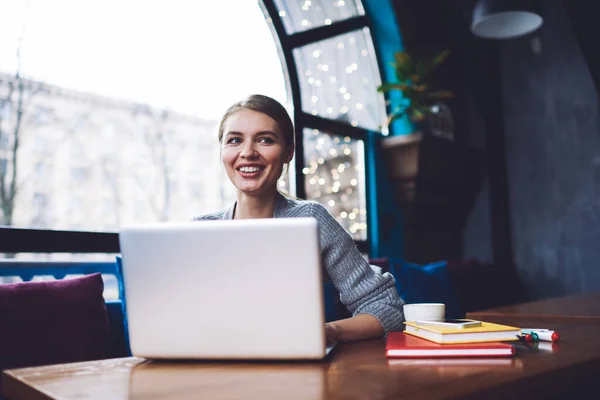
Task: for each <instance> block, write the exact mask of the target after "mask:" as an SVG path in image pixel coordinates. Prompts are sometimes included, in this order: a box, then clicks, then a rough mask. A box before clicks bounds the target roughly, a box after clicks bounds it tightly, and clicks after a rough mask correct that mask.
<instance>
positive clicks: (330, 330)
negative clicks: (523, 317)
mask: <svg viewBox="0 0 600 400" xmlns="http://www.w3.org/2000/svg"><path fill="white" fill-rule="evenodd" d="M337 334H338V332H337V326H336V325H335V324H334V323H333V322H328V323H326V324H325V338H326V340H327V341H328V342H335V341H336V340H337Z"/></svg>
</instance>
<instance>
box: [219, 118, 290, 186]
mask: <svg viewBox="0 0 600 400" xmlns="http://www.w3.org/2000/svg"><path fill="white" fill-rule="evenodd" d="M292 156H293V149H290V148H289V146H287V144H286V143H285V140H284V137H283V134H282V132H281V131H280V130H279V126H278V125H277V122H275V120H274V119H272V118H271V117H269V116H267V115H266V114H263V113H260V112H257V111H252V110H249V109H245V108H242V109H241V110H239V111H236V112H235V113H234V114H232V115H231V116H229V118H227V120H226V121H225V124H224V125H223V139H222V144H221V161H222V162H223V165H224V166H225V170H226V171H227V175H228V176H229V180H230V181H231V182H232V183H233V184H234V186H235V187H236V188H237V189H238V190H240V191H242V192H244V193H245V194H248V195H252V196H260V195H263V194H270V193H271V192H272V191H274V190H276V188H277V180H278V179H279V178H280V177H281V173H282V171H283V164H284V163H287V162H289V161H290V160H291V159H292Z"/></svg>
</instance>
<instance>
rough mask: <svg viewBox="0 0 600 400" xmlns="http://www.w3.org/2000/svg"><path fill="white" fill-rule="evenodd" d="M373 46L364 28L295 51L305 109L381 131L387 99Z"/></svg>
mask: <svg viewBox="0 0 600 400" xmlns="http://www.w3.org/2000/svg"><path fill="white" fill-rule="evenodd" d="M372 44H373V42H372V40H371V35H370V33H369V30H368V28H364V29H363V30H360V31H354V32H350V33H346V34H344V35H339V36H336V37H333V38H330V39H327V40H323V41H321V42H317V43H314V44H310V45H307V46H304V47H301V48H298V49H295V50H294V58H295V60H296V65H297V68H298V74H299V79H300V89H301V94H302V110H303V111H304V112H306V113H309V114H313V115H319V116H321V117H324V118H329V119H337V120H341V121H344V122H347V123H349V124H351V125H352V126H361V127H363V128H367V129H371V130H381V129H382V122H383V121H385V115H386V110H385V100H384V98H383V95H382V94H381V93H378V92H377V86H379V85H380V84H381V78H380V75H379V69H378V67H377V62H376V58H375V53H374V51H373V46H372ZM384 125H385V124H384Z"/></svg>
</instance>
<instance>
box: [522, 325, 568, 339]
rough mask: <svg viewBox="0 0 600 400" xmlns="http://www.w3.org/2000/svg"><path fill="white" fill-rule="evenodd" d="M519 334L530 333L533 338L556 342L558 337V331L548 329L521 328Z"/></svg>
mask: <svg viewBox="0 0 600 400" xmlns="http://www.w3.org/2000/svg"><path fill="white" fill-rule="evenodd" d="M521 334H522V335H527V334H529V335H531V337H532V338H533V340H544V341H546V342H557V341H558V340H559V339H560V335H559V334H558V332H555V331H551V330H550V329H534V328H527V329H521Z"/></svg>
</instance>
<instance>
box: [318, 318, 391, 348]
mask: <svg viewBox="0 0 600 400" xmlns="http://www.w3.org/2000/svg"><path fill="white" fill-rule="evenodd" d="M384 334H385V331H384V329H383V327H382V326H381V323H380V322H379V320H378V319H377V318H375V317H374V316H372V315H369V314H360V315H357V316H354V317H352V318H347V319H341V320H338V321H334V322H328V323H326V324H325V336H326V338H327V340H328V341H329V340H334V341H336V342H352V341H354V340H363V339H372V338H377V337H382V336H383V335H384Z"/></svg>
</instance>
